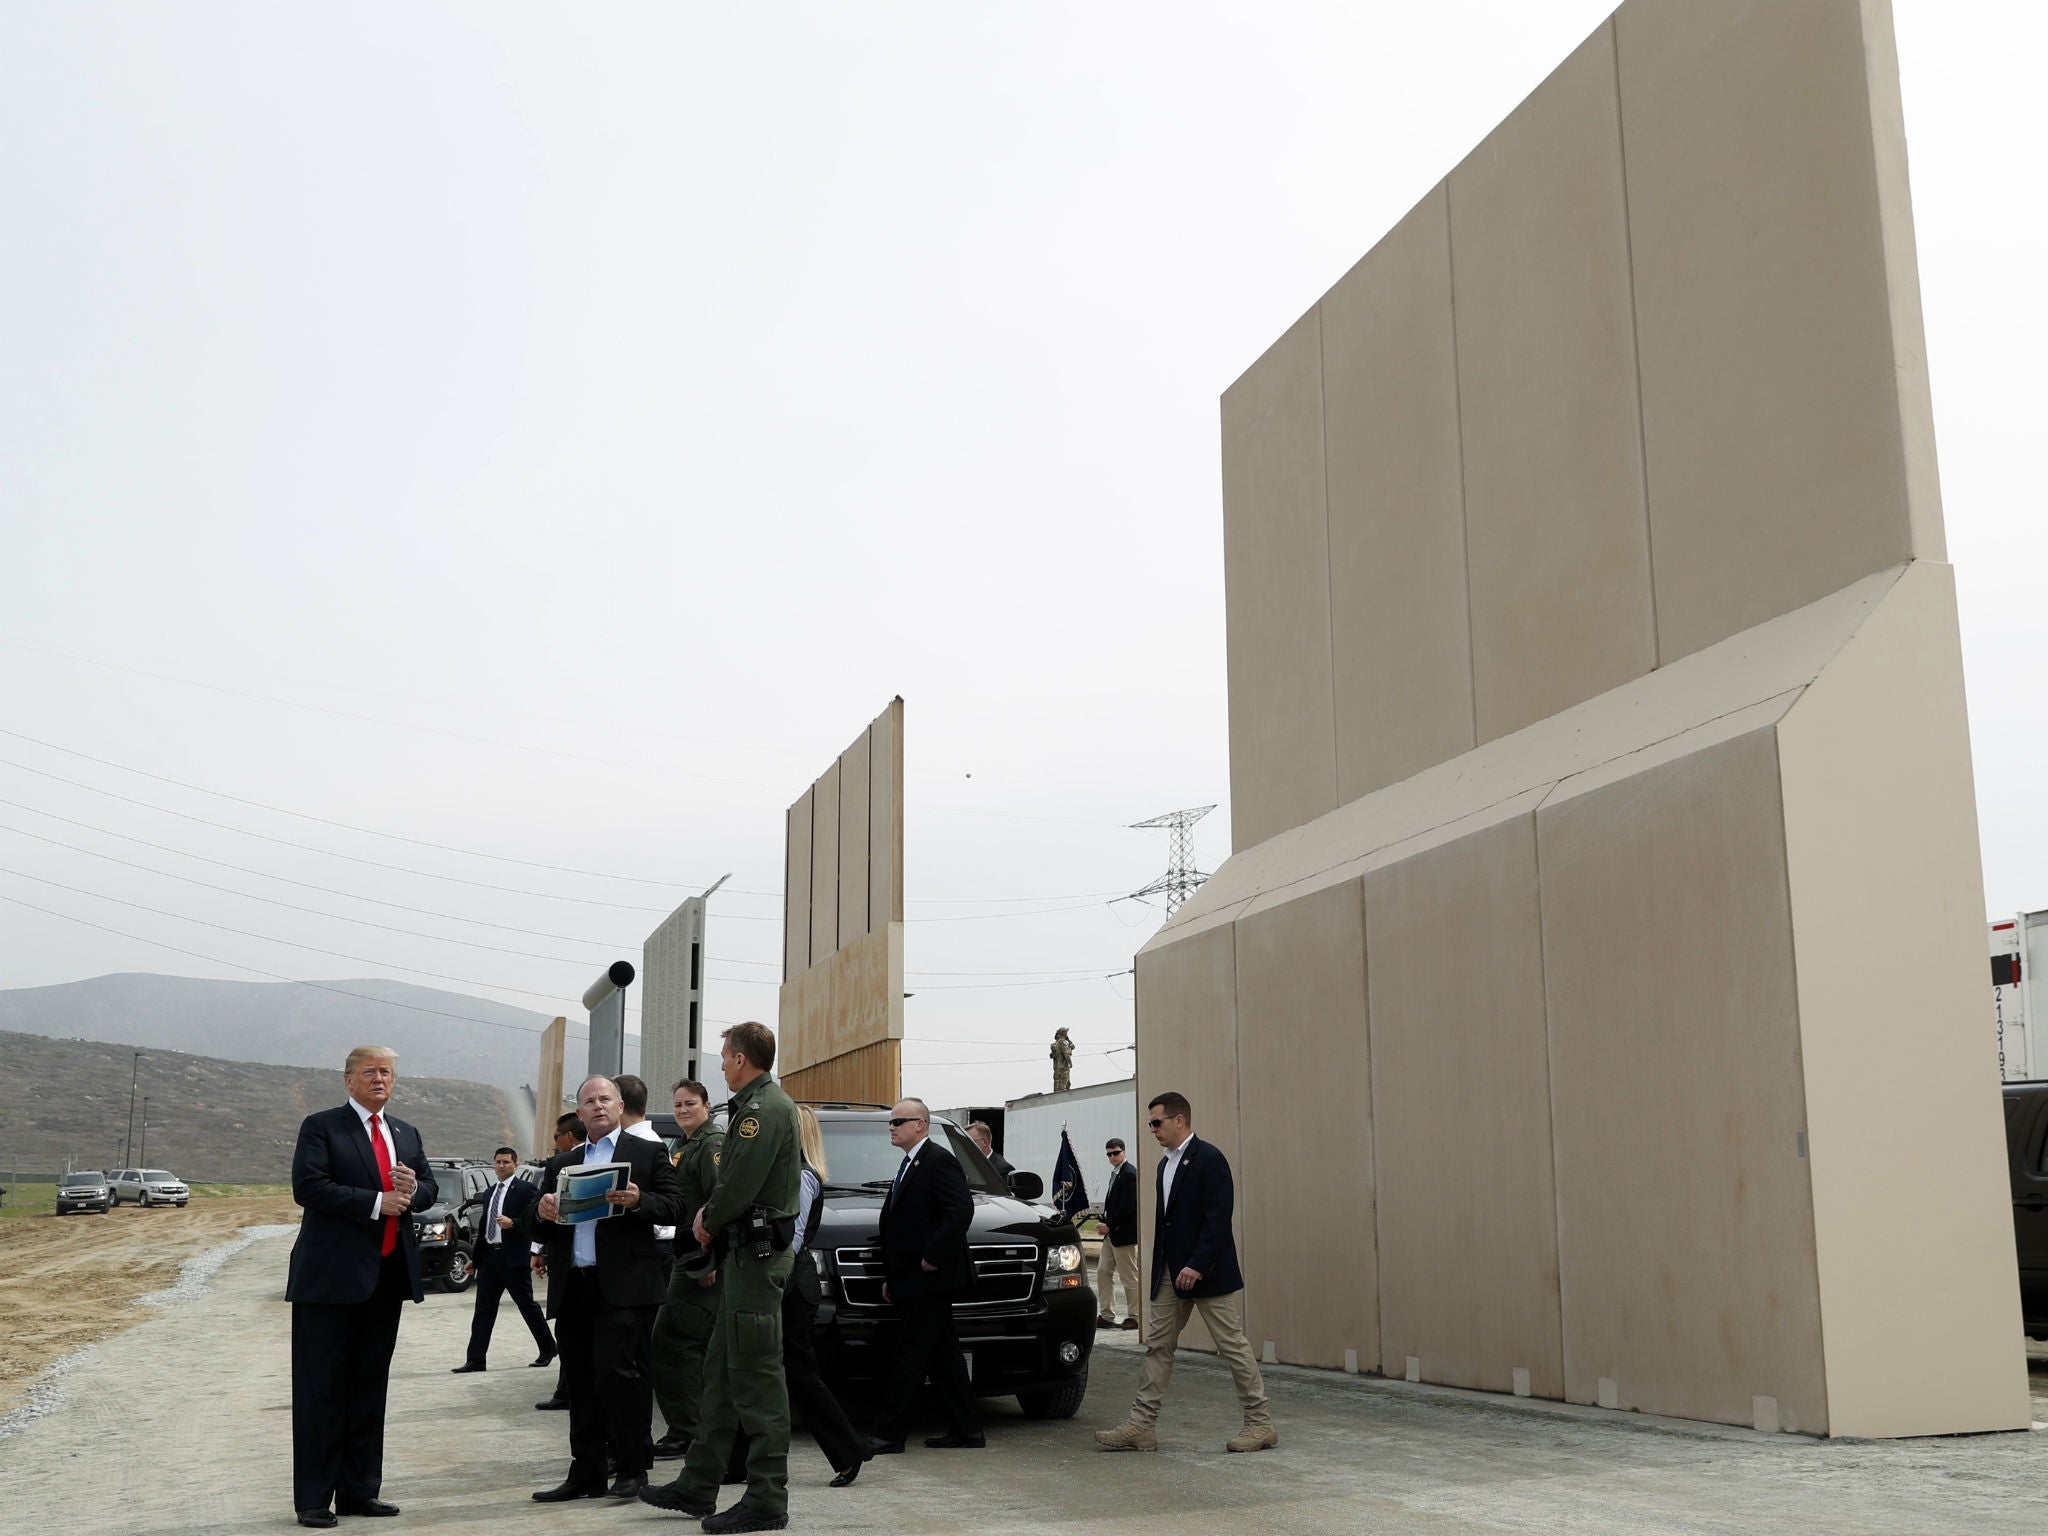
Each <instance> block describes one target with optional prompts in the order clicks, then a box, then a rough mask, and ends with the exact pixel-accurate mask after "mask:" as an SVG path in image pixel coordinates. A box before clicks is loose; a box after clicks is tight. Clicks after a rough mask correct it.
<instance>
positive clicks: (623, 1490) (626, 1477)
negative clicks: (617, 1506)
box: [604, 1472, 647, 1499]
mask: <svg viewBox="0 0 2048 1536" xmlns="http://www.w3.org/2000/svg"><path fill="white" fill-rule="evenodd" d="M646 1486H647V1479H646V1478H644V1477H642V1476H641V1475H640V1474H639V1473H638V1472H621V1473H620V1474H619V1475H618V1476H617V1477H615V1478H613V1479H612V1485H611V1487H609V1488H607V1489H605V1491H604V1493H605V1497H606V1498H608V1499H637V1498H639V1497H640V1490H641V1489H642V1488H645V1487H646Z"/></svg>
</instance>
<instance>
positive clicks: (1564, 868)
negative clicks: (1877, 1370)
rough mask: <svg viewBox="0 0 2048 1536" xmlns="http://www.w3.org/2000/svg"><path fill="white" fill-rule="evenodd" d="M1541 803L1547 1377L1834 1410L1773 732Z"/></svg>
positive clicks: (1674, 1409)
mask: <svg viewBox="0 0 2048 1536" xmlns="http://www.w3.org/2000/svg"><path fill="white" fill-rule="evenodd" d="M1570 789H1571V786H1570V785H1569V784H1566V785H1565V786H1561V787H1560V789H1559V791H1558V798H1557V799H1555V800H1553V801H1552V802H1551V803H1550V804H1548V805H1546V806H1545V807H1544V809H1543V810H1541V811H1540V812H1539V813H1538V814H1537V843H1538V857H1539V860H1540V868H1541V871H1542V876H1541V879H1542V900H1543V953H1544V975H1545V988H1546V995H1547V998H1548V1012H1549V1021H1550V1046H1551V1057H1550V1060H1551V1103H1552V1113H1553V1117H1554V1125H1555V1132H1554V1134H1555V1146H1556V1167H1557V1201H1558V1218H1559V1242H1558V1252H1559V1259H1560V1269H1561V1280H1562V1295H1563V1318H1564V1365H1565V1395H1566V1396H1567V1397H1568V1398H1569V1399H1570V1400H1571V1401H1573V1402H1581V1403H1590V1402H1595V1401H1598V1400H1599V1396H1600V1382H1601V1380H1602V1379H1603V1378H1604V1379H1607V1380H1610V1381H1613V1382H1614V1383H1615V1384H1616V1396H1617V1399H1618V1401H1619V1403H1620V1405H1621V1406H1622V1407H1625V1408H1637V1409H1641V1410H1642V1411H1644V1412H1646V1413H1663V1414H1675V1415H1677V1416H1679V1417H1682V1418H1693V1419H1711V1420H1718V1421H1720V1422H1722V1423H1729V1424H1750V1423H1752V1422H1753V1412H1754V1409H1753V1403H1752V1398H1753V1397H1757V1396H1762V1397H1770V1398H1775V1399H1776V1400H1777V1403H1778V1410H1779V1415H1780V1420H1781V1423H1782V1424H1783V1425H1784V1426H1785V1427H1788V1428H1789V1427H1796V1428H1799V1429H1803V1430H1806V1431H1808V1432H1810V1433H1825V1432H1826V1431H1827V1428H1828V1418H1827V1404H1826V1397H1825V1385H1824V1382H1823V1380H1822V1366H1821V1319H1820V1303H1819V1295H1818V1292H1817V1289H1816V1285H1815V1278H1814V1247H1813V1219H1814V1218H1813V1206H1812V1199H1811V1187H1810V1184H1809V1182H1808V1163H1807V1160H1806V1158H1805V1156H1804V1155H1803V1152H1802V1149H1801V1146H1800V1137H1801V1135H1802V1133H1803V1132H1804V1131H1805V1129H1806V1119H1805V1100H1804V1094H1803V1089H1802V1080H1801V1073H1800V1055H1799V1023H1798V1016H1797V999H1796V995H1795V990H1794V979H1793V967H1792V925H1791V911H1790V904H1789V898H1788V896H1787V894H1786V884H1785V852H1784V841H1783V831H1782V826H1781V820H1780V804H1779V791H1778V764H1777V753H1776V750H1775V744H1774V738H1773V732H1772V730H1771V729H1769V728H1766V729H1762V730H1758V731H1754V732H1752V733H1751V734H1749V735H1747V736H1742V737H1738V738H1736V739H1734V740H1732V741H1727V742H1724V743H1722V744H1720V745H1718V746H1714V747H1711V748H1708V749H1705V750H1702V751H1700V752H1697V753H1694V754H1692V755H1690V756H1688V757H1684V758H1681V759H1679V760H1677V761H1674V762H1668V763H1665V764H1662V765H1661V766H1658V767H1655V768H1652V769H1650V770H1649V771H1647V772H1645V773H1642V774H1639V775H1637V776H1635V777H1633V778H1628V779H1623V780H1620V781H1618V782H1610V783H1606V784H1604V785H1603V786H1602V787H1600V788H1596V789H1593V790H1591V791H1589V792H1587V793H1585V794H1576V795H1575V794H1571V793H1570Z"/></svg>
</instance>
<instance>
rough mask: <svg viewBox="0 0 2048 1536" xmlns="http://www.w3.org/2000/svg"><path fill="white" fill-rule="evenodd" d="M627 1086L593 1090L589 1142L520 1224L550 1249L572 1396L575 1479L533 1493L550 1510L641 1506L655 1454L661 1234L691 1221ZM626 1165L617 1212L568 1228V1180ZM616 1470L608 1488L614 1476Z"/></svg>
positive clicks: (586, 1102) (552, 1300)
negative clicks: (645, 1136) (641, 1126)
mask: <svg viewBox="0 0 2048 1536" xmlns="http://www.w3.org/2000/svg"><path fill="white" fill-rule="evenodd" d="M622 1108H623V1106H622V1105H621V1103H620V1100H619V1085H618V1084H617V1083H615V1082H614V1081H613V1080H612V1079H611V1078H608V1077H591V1078H586V1079H584V1081H583V1083H582V1085H581V1086H580V1087H579V1088H578V1089H577V1090H576V1111H577V1114H578V1116H579V1117H580V1118H581V1119H582V1121H583V1131H584V1136H585V1138H586V1139H585V1141H584V1143H583V1145H582V1146H580V1147H577V1148H575V1149H574V1150H573V1151H569V1152H564V1153H562V1154H561V1155H559V1156H557V1157H554V1158H551V1159H549V1161H548V1163H547V1167H546V1170H545V1172H544V1173H543V1175H542V1178H541V1197H540V1199H539V1200H538V1201H536V1202H535V1203H534V1204H533V1205H531V1206H529V1207H528V1208H527V1209H526V1212H525V1213H524V1214H523V1215H522V1216H521V1217H520V1221H521V1224H522V1226H523V1227H524V1229H525V1231H526V1234H527V1236H529V1237H531V1238H532V1239H533V1240H534V1241H535V1242H537V1243H539V1244H540V1245H541V1249H542V1251H541V1252H540V1253H539V1254H537V1255H535V1257H534V1261H533V1263H534V1269H535V1270H536V1271H537V1272H539V1273H542V1274H545V1275H546V1276H547V1277H548V1316H549V1317H552V1318H553V1319H555V1334H556V1337H557V1339H558V1340H559V1342H560V1345H561V1350H562V1371H563V1377H564V1384H565V1386H566V1387H567V1389H568V1393H569V1473H568V1476H566V1477H565V1478H563V1480H562V1482H561V1484H560V1485H559V1486H558V1487H554V1488H544V1489H541V1490H540V1491H538V1492H536V1493H535V1494H534V1497H535V1498H536V1499H538V1500H540V1501H541V1502H542V1503H556V1502H561V1501H564V1500H568V1499H584V1498H597V1497H599V1496H601V1495H605V1494H609V1495H610V1496H611V1497H612V1498H615V1499H621V1500H624V1499H631V1498H634V1497H636V1496H637V1495H638V1494H639V1492H640V1490H641V1489H642V1488H644V1487H645V1486H646V1484H647V1468H648V1466H649V1458H650V1455H651V1452H652V1444H653V1442H652V1440H651V1438H650V1437H649V1435H648V1425H649V1421H650V1419H651V1417H652V1415H653V1412H654V1396H653V1383H652V1382H650V1381H649V1380H648V1378H647V1372H646V1369H645V1367H644V1365H643V1362H644V1361H645V1359H646V1356H647V1340H648V1336H649V1333H650V1332H651V1330H652V1329H653V1326H654V1314H655V1312H656V1310H657V1309H658V1308H659V1307H660V1306H661V1303H662V1301H663V1300H664V1298H665V1297H666V1296H667V1294H668V1292H667V1287H666V1286H665V1285H664V1284H663V1283H662V1278H661V1258H660V1255H659V1253H658V1252H657V1250H656V1248H655V1242H654V1229H655V1228H656V1227H657V1226H674V1225H675V1224H676V1221H677V1220H678V1219H679V1218H680V1217H681V1216H682V1215H683V1210H682V1187H681V1185H680V1184H678V1183H677V1181H676V1173H675V1169H673V1168H672V1167H670V1166H669V1161H668V1153H667V1151H666V1149H665V1148H663V1146H662V1145H661V1143H660V1142H658V1141H644V1140H642V1139H640V1138H639V1137H636V1136H627V1135H625V1134H623V1128H622V1127H621V1124H620V1117H621V1111H622ZM598 1163H624V1164H625V1165H626V1167H627V1177H626V1183H625V1186H624V1187H623V1188H621V1189H616V1190H614V1191H612V1193H611V1194H610V1195H609V1196H608V1197H607V1198H608V1199H609V1201H610V1203H611V1204H612V1205H613V1206H614V1207H615V1208H616V1209H615V1210H614V1211H613V1213H612V1214H611V1215H609V1216H607V1217H604V1218H603V1219H601V1220H598V1221H585V1222H577V1223H574V1224H573V1225H572V1224H569V1223H565V1222H563V1221H562V1220H561V1208H560V1206H559V1205H558V1204H557V1203H556V1198H555V1191H556V1188H557V1186H558V1185H559V1183H560V1182H561V1180H562V1178H563V1176H564V1175H565V1173H568V1172H573V1171H574V1170H575V1169H577V1168H580V1167H584V1166H586V1165H591V1164H598ZM608 1461H609V1462H610V1463H611V1464H612V1465H613V1466H615V1467H616V1468H617V1476H616V1478H615V1480H614V1481H613V1482H612V1484H611V1486H610V1487H609V1488H607V1487H606V1486H605V1466H606V1463H607V1462H608Z"/></svg>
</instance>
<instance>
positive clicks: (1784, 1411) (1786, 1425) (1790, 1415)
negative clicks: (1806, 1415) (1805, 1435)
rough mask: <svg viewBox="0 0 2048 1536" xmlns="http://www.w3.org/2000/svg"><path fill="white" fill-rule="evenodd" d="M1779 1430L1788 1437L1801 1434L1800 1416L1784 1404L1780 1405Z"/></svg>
mask: <svg viewBox="0 0 2048 1536" xmlns="http://www.w3.org/2000/svg"><path fill="white" fill-rule="evenodd" d="M1778 1428H1779V1429H1780V1430H1782V1431H1783V1432H1784V1433H1786V1434H1788V1435H1796V1434H1798V1433H1799V1416H1798V1415H1797V1414H1795V1413H1794V1412H1793V1411H1792V1410H1791V1409H1790V1408H1787V1407H1786V1406H1785V1405H1784V1404H1783V1403H1780V1404H1779V1405H1778Z"/></svg>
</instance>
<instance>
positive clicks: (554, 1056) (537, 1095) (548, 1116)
mask: <svg viewBox="0 0 2048 1536" xmlns="http://www.w3.org/2000/svg"><path fill="white" fill-rule="evenodd" d="M568 1047H569V1021H568V1020H567V1019H566V1018H558V1019H556V1020H555V1021H554V1022H553V1023H552V1024H550V1025H548V1027H547V1028H546V1029H544V1030H542V1031H541V1032H540V1070H539V1072H538V1073H537V1074H536V1075H535V1077H534V1080H533V1082H534V1089H533V1155H534V1156H535V1157H553V1156H554V1155H555V1117H556V1116H557V1115H559V1114H561V1112H562V1056H563V1053H564V1052H565V1051H567V1050H568Z"/></svg>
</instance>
